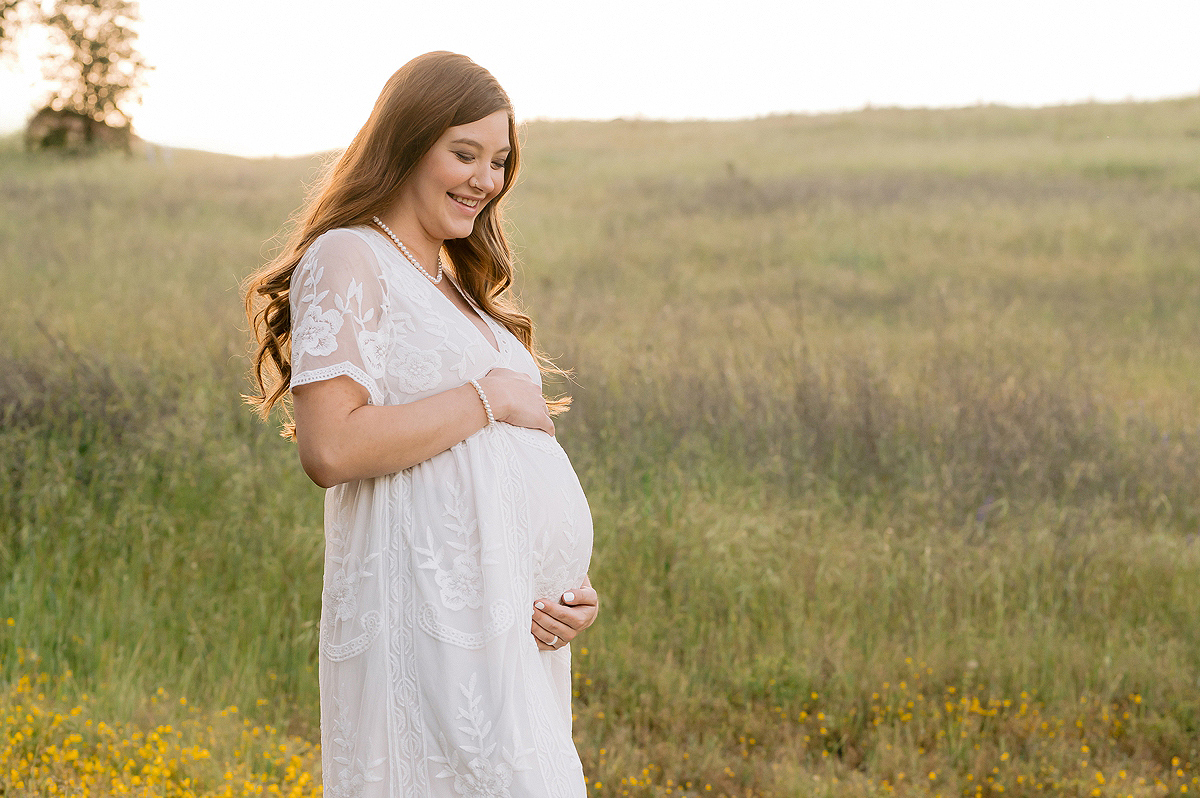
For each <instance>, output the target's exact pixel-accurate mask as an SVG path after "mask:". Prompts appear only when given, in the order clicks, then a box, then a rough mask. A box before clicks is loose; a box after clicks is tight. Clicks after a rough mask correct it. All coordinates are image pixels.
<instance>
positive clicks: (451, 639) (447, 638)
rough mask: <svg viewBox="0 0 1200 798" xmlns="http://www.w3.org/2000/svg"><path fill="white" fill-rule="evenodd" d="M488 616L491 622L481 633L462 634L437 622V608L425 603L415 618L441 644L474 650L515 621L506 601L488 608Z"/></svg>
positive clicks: (494, 637) (508, 627) (504, 630)
mask: <svg viewBox="0 0 1200 798" xmlns="http://www.w3.org/2000/svg"><path fill="white" fill-rule="evenodd" d="M488 615H489V616H491V620H490V621H488V623H487V625H486V626H484V627H483V631H482V632H475V633H471V632H463V631H461V630H458V629H455V628H453V627H450V626H447V625H446V624H444V623H442V622H441V621H440V620H438V610H437V606H435V605H434V604H433V603H431V602H426V603H425V604H424V605H422V607H421V610H420V613H419V614H418V616H417V624H418V625H419V626H420V627H421V629H423V630H424V631H425V633H426V634H428V635H429V636H430V637H432V638H435V639H437V640H441V641H442V642H443V643H451V644H453V645H456V646H458V647H459V648H465V649H468V650H475V649H480V648H483V647H484V645H485V644H486V643H487V642H488V641H489V640H494V639H496V638H497V637H499V636H500V635H502V634H504V633H505V632H507V631H508V630H509V629H511V628H512V625H513V621H514V620H515V619H516V616H515V615H514V614H513V609H512V606H510V605H509V603H508V602H507V601H497V602H496V603H494V604H492V605H491V606H489V607H488Z"/></svg>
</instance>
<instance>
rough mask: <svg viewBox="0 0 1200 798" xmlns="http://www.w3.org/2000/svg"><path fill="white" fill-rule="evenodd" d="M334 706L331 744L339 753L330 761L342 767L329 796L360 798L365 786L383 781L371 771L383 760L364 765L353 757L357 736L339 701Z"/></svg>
mask: <svg viewBox="0 0 1200 798" xmlns="http://www.w3.org/2000/svg"><path fill="white" fill-rule="evenodd" d="M336 706H337V709H338V715H337V718H336V719H335V720H334V723H333V728H334V734H333V743H334V745H335V746H336V747H337V748H338V751H339V753H337V754H334V755H333V757H332V759H333V761H334V762H336V763H337V764H339V765H341V766H342V767H341V769H339V770H338V773H337V778H338V780H337V784H335V785H334V787H333V789H332V790H330V792H329V794H330V795H331V796H333V798H360V797H361V796H362V794H363V791H364V790H366V787H367V784H369V783H372V782H377V781H383V777H382V776H377V775H375V774H374V773H372V772H371V771H372V770H374V769H375V768H377V767H379V766H380V765H382V764H383V763H384V761H385V760H384V759H383V758H380V759H376V760H374V761H373V762H370V763H366V762H363V761H362V759H361V758H358V759H356V758H355V757H354V741H355V739H356V737H357V735H355V733H354V727H353V725H352V724H351V723H350V715H349V713H348V712H347V711H346V705H345V704H344V703H342V702H341V701H337V702H336Z"/></svg>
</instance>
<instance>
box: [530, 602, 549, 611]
mask: <svg viewBox="0 0 1200 798" xmlns="http://www.w3.org/2000/svg"><path fill="white" fill-rule="evenodd" d="M533 606H535V607H537V608H538V609H539V610H544V609H546V605H545V604H543V603H542V602H540V601H535V602H534V603H533Z"/></svg>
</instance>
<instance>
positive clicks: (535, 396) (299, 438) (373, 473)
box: [292, 369, 554, 488]
mask: <svg viewBox="0 0 1200 798" xmlns="http://www.w3.org/2000/svg"><path fill="white" fill-rule="evenodd" d="M479 386H480V387H481V388H483V392H484V393H485V394H486V395H487V397H488V402H489V403H490V404H491V406H492V415H493V416H494V417H495V419H496V421H504V422H507V423H509V424H513V425H515V426H518V427H529V428H531V429H540V430H543V431H545V432H547V433H548V434H550V435H553V434H554V422H553V421H551V420H550V415H549V413H548V412H547V410H546V401H545V399H544V398H543V397H542V393H541V390H540V389H539V388H538V386H537V385H536V384H535V383H534V382H533V380H531V379H529V377H527V376H526V375H524V374H521V373H520V372H516V371H510V370H509V369H492V370H491V371H489V372H488V373H487V375H486V376H484V377H481V378H480V379H479ZM292 398H293V408H294V412H295V417H296V444H297V449H298V450H299V454H300V464H301V465H302V466H303V467H304V472H305V473H306V474H308V476H309V478H310V479H312V481H313V482H315V483H317V484H318V485H320V486H321V487H323V488H328V487H332V486H334V485H337V484H340V483H342V482H349V481H351V480H355V479H367V478H370V477H378V476H383V475H384V474H394V473H396V472H397V471H402V470H404V469H405V468H408V467H410V466H414V465H416V464H417V463H420V462H423V461H425V460H428V459H429V458H430V457H433V456H434V455H435V454H439V453H441V452H444V451H445V450H447V449H449V448H450V447H451V446H453V445H454V444H456V443H458V442H459V441H462V440H466V439H467V438H469V437H470V436H471V435H473V434H475V433H476V432H478V431H479V430H480V429H482V428H483V427H485V426H487V414H486V412H485V411H484V409H483V402H481V401H480V399H479V395H478V394H477V393H476V392H475V388H474V386H472V385H471V384H470V383H468V384H466V385H461V386H459V387H457V388H453V389H451V390H449V391H445V392H443V393H440V394H437V395H436V396H430V397H427V398H425V399H420V400H418V401H416V402H410V403H408V404H402V405H371V404H368V401H369V395H368V393H367V389H366V388H364V387H363V386H362V385H359V384H358V383H357V382H355V381H354V380H352V379H350V378H349V377H334V378H332V379H328V380H321V381H319V382H312V383H308V384H307V385H298V386H296V388H295V389H294V390H293V391H292Z"/></svg>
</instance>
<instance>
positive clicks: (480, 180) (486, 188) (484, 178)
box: [475, 162, 496, 194]
mask: <svg viewBox="0 0 1200 798" xmlns="http://www.w3.org/2000/svg"><path fill="white" fill-rule="evenodd" d="M475 187H476V188H477V189H479V190H480V191H482V192H483V193H485V194H491V193H492V192H493V191H495V190H496V175H495V174H494V173H493V171H492V164H491V163H490V162H485V163H484V164H483V166H482V168H480V169H479V170H477V171H476V172H475Z"/></svg>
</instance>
